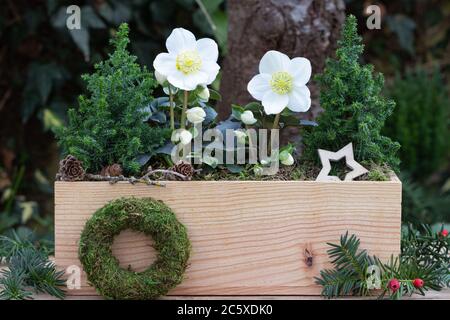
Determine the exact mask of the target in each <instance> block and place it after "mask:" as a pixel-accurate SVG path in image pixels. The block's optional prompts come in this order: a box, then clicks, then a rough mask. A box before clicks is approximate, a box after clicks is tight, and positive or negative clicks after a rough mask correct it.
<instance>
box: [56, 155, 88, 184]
mask: <svg viewBox="0 0 450 320" xmlns="http://www.w3.org/2000/svg"><path fill="white" fill-rule="evenodd" d="M84 176H85V171H84V169H83V164H82V163H81V161H79V160H78V159H77V158H75V157H74V156H72V155H70V154H69V155H68V156H67V157H65V158H64V159H63V160H61V161H60V162H59V171H58V174H57V179H58V180H62V181H80V180H83V179H84Z"/></svg>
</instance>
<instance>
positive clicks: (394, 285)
mask: <svg viewBox="0 0 450 320" xmlns="http://www.w3.org/2000/svg"><path fill="white" fill-rule="evenodd" d="M388 288H389V289H391V290H392V291H393V292H396V291H397V290H398V289H400V281H398V280H397V279H395V278H394V279H391V280H390V281H389V283H388Z"/></svg>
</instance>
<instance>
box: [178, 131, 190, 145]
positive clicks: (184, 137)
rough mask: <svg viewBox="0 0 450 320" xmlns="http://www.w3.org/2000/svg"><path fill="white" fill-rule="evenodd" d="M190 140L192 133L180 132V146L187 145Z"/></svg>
mask: <svg viewBox="0 0 450 320" xmlns="http://www.w3.org/2000/svg"><path fill="white" fill-rule="evenodd" d="M191 140H192V133H190V132H189V131H187V130H183V131H181V132H180V142H181V144H182V145H187V144H189V143H190V142H191Z"/></svg>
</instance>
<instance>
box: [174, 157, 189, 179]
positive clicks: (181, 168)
mask: <svg viewBox="0 0 450 320" xmlns="http://www.w3.org/2000/svg"><path fill="white" fill-rule="evenodd" d="M169 170H172V171H175V172H177V173H180V174H182V175H184V176H186V178H187V179H188V180H191V178H192V176H193V175H194V173H195V170H194V167H193V166H192V164H190V163H189V162H186V161H183V160H180V161H178V162H177V163H176V164H175V165H174V166H173V167H171V168H170V169H169Z"/></svg>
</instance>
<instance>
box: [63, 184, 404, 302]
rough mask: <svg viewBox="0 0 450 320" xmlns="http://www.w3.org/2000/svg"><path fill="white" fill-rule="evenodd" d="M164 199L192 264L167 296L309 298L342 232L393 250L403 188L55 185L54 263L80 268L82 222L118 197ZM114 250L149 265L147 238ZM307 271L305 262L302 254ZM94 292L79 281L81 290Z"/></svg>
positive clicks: (128, 236) (127, 240) (383, 253)
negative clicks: (184, 232) (183, 232)
mask: <svg viewBox="0 0 450 320" xmlns="http://www.w3.org/2000/svg"><path fill="white" fill-rule="evenodd" d="M131 196H134V197H152V198H155V199H158V200H162V201H164V202H165V203H166V204H167V205H168V206H170V207H171V208H172V209H173V210H174V212H175V213H176V215H177V217H178V219H179V220H180V221H181V222H182V223H183V224H185V225H186V227H187V229H188V233H189V238H190V240H191V243H192V254H191V258H190V265H189V267H188V269H187V271H186V274H185V279H184V281H183V283H182V284H180V285H179V286H178V287H177V288H175V289H174V290H173V291H171V292H170V294H172V295H314V294H319V293H320V288H319V287H318V286H317V285H315V284H314V276H317V275H318V273H319V271H320V270H321V269H323V268H325V267H328V266H329V265H328V258H327V254H326V250H327V249H328V248H329V247H328V246H327V244H326V243H327V242H337V241H338V240H339V237H340V235H341V234H342V233H345V232H346V231H347V230H348V231H349V232H351V233H355V234H356V235H358V236H359V237H360V238H361V246H362V247H363V248H366V249H367V250H368V251H369V253H370V254H375V255H377V256H378V257H380V258H381V259H387V258H389V257H390V255H391V254H396V253H398V252H399V250H400V224H401V183H400V182H399V181H398V180H397V179H395V180H393V181H388V182H365V181H364V182H308V181H264V182H257V181H242V182H239V181H225V182H223V181H221V182H215V181H211V182H208V181H190V182H167V183H166V187H149V186H145V185H134V186H133V185H130V184H128V183H117V184H115V185H110V184H109V183H107V182H56V183H55V259H56V263H57V264H58V266H59V267H61V268H66V267H67V266H70V265H77V266H80V262H79V260H78V241H79V237H80V234H81V231H82V229H83V227H84V224H85V222H86V220H87V219H88V218H89V217H90V216H91V215H92V214H93V213H94V212H95V211H96V210H97V209H98V208H100V207H102V206H104V205H105V204H106V203H107V202H109V201H111V200H114V199H117V198H120V197H131ZM118 238H120V241H119V239H118V240H117V241H116V242H115V244H114V249H113V252H114V253H115V255H116V257H117V258H118V259H119V260H120V262H121V265H123V266H127V265H129V264H131V265H132V266H133V268H135V270H137V271H141V270H143V269H144V268H145V266H147V265H149V264H150V263H151V261H152V258H154V251H153V249H152V248H151V241H150V240H149V239H146V238H144V236H143V235H139V234H135V233H132V232H124V233H122V234H121V235H120V236H119V237H118ZM305 247H310V248H311V249H312V252H313V264H312V266H310V267H309V266H307V265H306V263H305V261H304V249H305ZM68 294H69V295H71V294H73V295H89V294H95V290H94V289H93V288H92V287H89V286H88V285H87V282H86V275H85V274H84V273H83V274H82V288H81V289H79V290H70V291H69V292H68Z"/></svg>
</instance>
